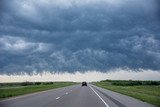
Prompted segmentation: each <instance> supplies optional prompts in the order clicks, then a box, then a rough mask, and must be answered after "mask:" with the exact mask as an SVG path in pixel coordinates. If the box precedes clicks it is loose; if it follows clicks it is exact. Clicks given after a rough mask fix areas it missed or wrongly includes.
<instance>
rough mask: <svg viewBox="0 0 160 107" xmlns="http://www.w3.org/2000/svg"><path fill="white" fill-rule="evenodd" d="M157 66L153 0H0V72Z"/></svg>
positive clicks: (158, 15)
mask: <svg viewBox="0 0 160 107" xmlns="http://www.w3.org/2000/svg"><path fill="white" fill-rule="evenodd" d="M117 68H120V69H132V70H136V71H138V70H139V69H144V70H158V71H160V2H159V0H12V1H10V0H1V2H0V74H15V73H16V74H19V73H27V74H32V73H33V72H37V73H42V72H45V71H47V72H51V73H55V72H57V73H64V72H69V73H75V72H77V71H79V72H86V71H100V72H108V71H111V70H114V69H117Z"/></svg>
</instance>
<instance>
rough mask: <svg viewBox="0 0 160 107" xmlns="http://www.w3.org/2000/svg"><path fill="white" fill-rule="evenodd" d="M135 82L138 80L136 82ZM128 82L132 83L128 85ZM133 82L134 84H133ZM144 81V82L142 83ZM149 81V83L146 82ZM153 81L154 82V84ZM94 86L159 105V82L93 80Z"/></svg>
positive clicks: (159, 106)
mask: <svg viewBox="0 0 160 107" xmlns="http://www.w3.org/2000/svg"><path fill="white" fill-rule="evenodd" d="M136 82H139V83H140V84H139V83H138V84H136ZM130 83H132V84H131V85H130ZM134 83H135V84H134ZM143 83H144V84H143ZM146 83H147V84H146ZM148 83H151V84H148ZM154 83H155V84H154ZM94 84H95V85H96V86H99V87H102V88H105V89H108V90H112V91H115V92H118V93H121V94H125V95H128V96H131V97H134V98H136V99H139V100H141V101H144V102H148V103H151V104H153V105H156V106H158V107H160V85H159V82H158V84H157V82H153V81H150V82H145V81H143V82H141V81H135V82H134V81H112V80H107V81H102V82H95V83H94Z"/></svg>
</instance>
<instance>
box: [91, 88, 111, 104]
mask: <svg viewBox="0 0 160 107" xmlns="http://www.w3.org/2000/svg"><path fill="white" fill-rule="evenodd" d="M89 87H90V88H91V89H92V91H93V92H94V93H95V94H96V95H97V96H98V97H99V98H100V99H101V101H102V102H103V103H104V104H105V106H106V107H109V105H108V104H107V103H106V102H105V101H104V100H103V99H102V97H101V96H100V95H98V93H97V92H96V91H95V90H94V89H93V88H92V87H91V86H89Z"/></svg>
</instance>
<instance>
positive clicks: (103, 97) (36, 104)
mask: <svg viewBox="0 0 160 107" xmlns="http://www.w3.org/2000/svg"><path fill="white" fill-rule="evenodd" d="M136 106H137V107H154V106H153V105H151V104H148V103H145V102H142V101H139V100H136V99H134V98H131V97H128V96H125V95H122V94H119V93H115V92H113V91H109V90H105V89H103V88H100V87H97V86H94V85H90V84H89V86H87V87H86V86H83V87H82V86H81V85H73V86H69V87H65V88H59V89H53V90H49V91H44V92H38V93H35V94H29V95H24V96H20V97H15V98H10V99H8V100H4V101H0V107H136Z"/></svg>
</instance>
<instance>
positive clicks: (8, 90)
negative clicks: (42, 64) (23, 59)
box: [0, 82, 76, 99]
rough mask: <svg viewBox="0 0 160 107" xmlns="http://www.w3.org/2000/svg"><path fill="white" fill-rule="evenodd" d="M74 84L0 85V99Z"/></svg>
mask: <svg viewBox="0 0 160 107" xmlns="http://www.w3.org/2000/svg"><path fill="white" fill-rule="evenodd" d="M74 84H76V83H74V82H42V83H41V82H36V83H33V82H23V83H1V84H0V86H1V87H0V99H4V98H7V97H13V96H18V95H23V94H28V93H33V92H38V91H44V90H49V89H54V88H60V87H65V86H70V85H74Z"/></svg>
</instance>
